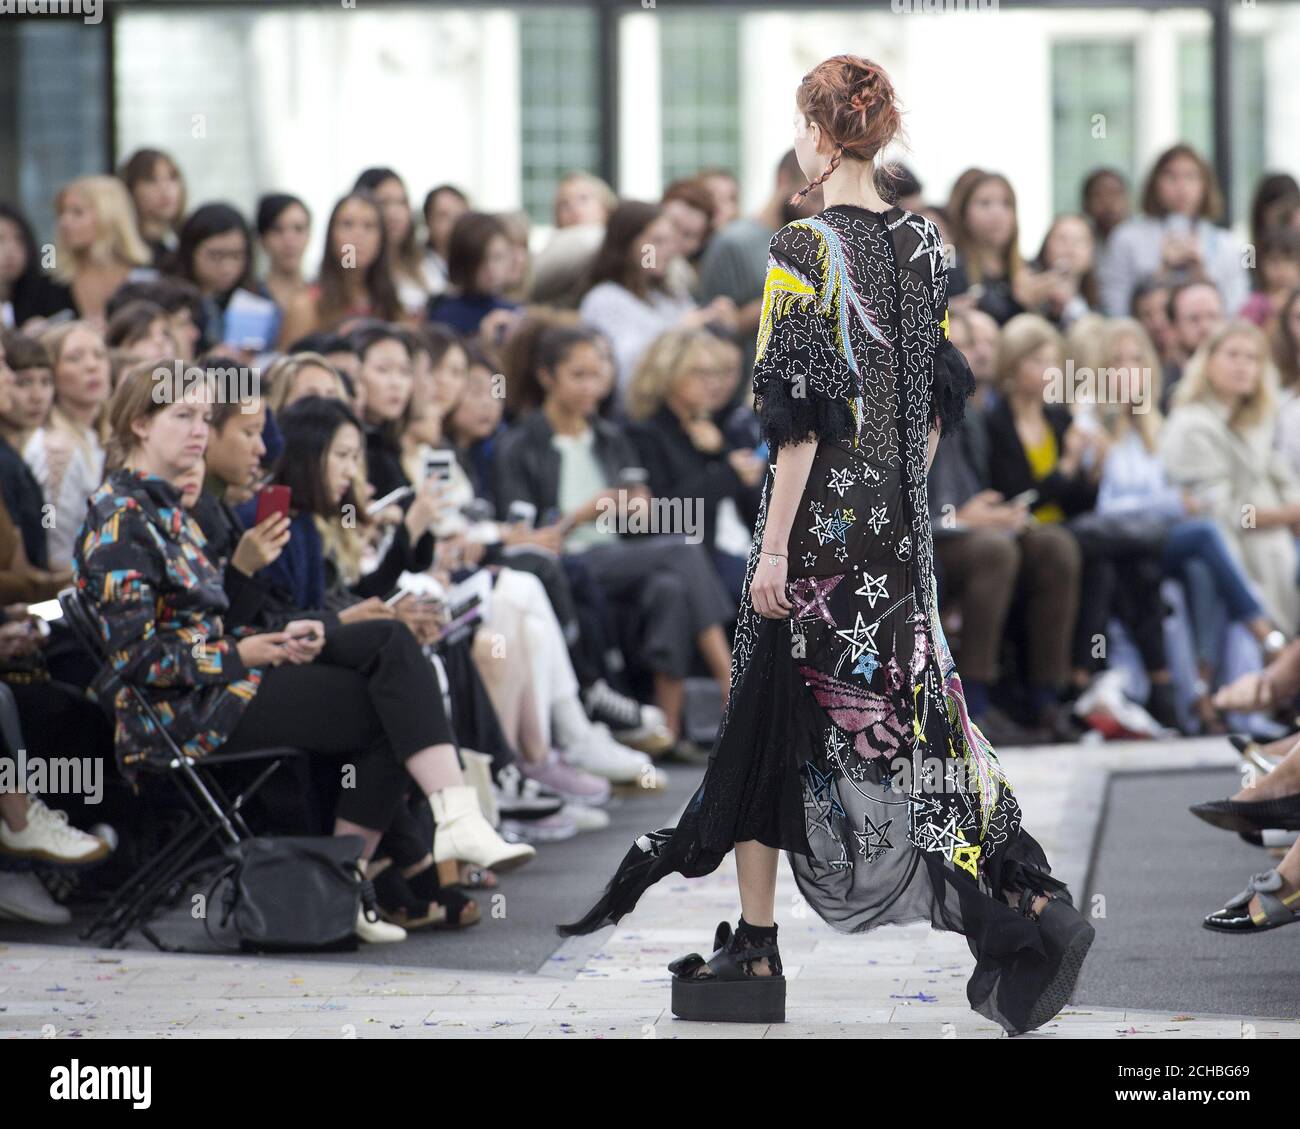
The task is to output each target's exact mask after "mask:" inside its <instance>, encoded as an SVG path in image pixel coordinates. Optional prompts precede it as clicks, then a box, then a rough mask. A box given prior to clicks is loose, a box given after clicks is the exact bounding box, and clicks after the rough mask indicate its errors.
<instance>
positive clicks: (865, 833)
mask: <svg viewBox="0 0 1300 1129" xmlns="http://www.w3.org/2000/svg"><path fill="white" fill-rule="evenodd" d="M893 822H894V821H893V819H887V820H885V822H884V823H883V824H880V825H879V826H877V825H876V824H874V823H872V822H871V816H870V815H869V814H864V815H863V817H862V830H861V831H855V832H853V837H854V838H855V839H856V840H857V841H858V853H859V854H860V855H861V856H862V857H863V858H864V859H866V860H867V862H875V861H876V859H878V858H879V857H880V856H881V855H883V854H884V853H885V852H886V851H892V850H894V844H893V843H891V842H890V841H889V839H888V837H887V835H886V832H887V831H888V830H889V825H890V824H891V823H893Z"/></svg>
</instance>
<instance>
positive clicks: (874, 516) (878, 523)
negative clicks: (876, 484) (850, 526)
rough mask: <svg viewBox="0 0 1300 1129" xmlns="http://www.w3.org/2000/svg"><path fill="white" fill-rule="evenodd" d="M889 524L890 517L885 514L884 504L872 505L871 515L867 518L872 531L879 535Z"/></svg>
mask: <svg viewBox="0 0 1300 1129" xmlns="http://www.w3.org/2000/svg"><path fill="white" fill-rule="evenodd" d="M888 524H889V518H887V517H886V516H885V507H884V506H872V507H871V516H870V517H869V518H867V525H869V526H870V527H871V532H872V533H875V534H877V535H879V533H880V531H881V530H882V529H883V528H884V527H885V526H887V525H888Z"/></svg>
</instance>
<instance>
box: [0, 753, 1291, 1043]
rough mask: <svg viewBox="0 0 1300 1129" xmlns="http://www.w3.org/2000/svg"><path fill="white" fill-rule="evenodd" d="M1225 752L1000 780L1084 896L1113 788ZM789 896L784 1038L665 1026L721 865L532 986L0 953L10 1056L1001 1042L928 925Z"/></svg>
mask: <svg viewBox="0 0 1300 1129" xmlns="http://www.w3.org/2000/svg"><path fill="white" fill-rule="evenodd" d="M1225 750H1227V746H1226V743H1224V742H1223V741H1221V740H1220V741H1210V742H1196V741H1187V742H1181V743H1179V744H1178V745H1176V746H1172V747H1171V746H1169V745H1164V746H1160V747H1152V746H1150V745H1143V744H1133V745H1110V746H1104V747H1093V748H1086V749H1085V748H1079V747H1072V748H1061V749H1041V750H1007V751H1005V752H1004V753H1002V761H1003V764H1004V765H1005V767H1006V769H1007V773H1008V775H1009V776H1010V778H1011V780H1012V781H1013V782H1014V784H1015V786H1016V790H1017V794H1018V796H1019V798H1020V802H1021V806H1022V808H1023V810H1024V812H1025V826H1026V828H1027V829H1028V830H1029V831H1030V832H1031V833H1032V834H1033V835H1034V836H1035V838H1037V839H1038V840H1039V842H1041V843H1042V845H1043V847H1044V849H1045V850H1046V851H1047V855H1048V858H1049V859H1051V860H1052V863H1053V867H1054V869H1055V870H1056V872H1057V873H1058V874H1059V875H1061V876H1062V877H1063V878H1064V879H1065V880H1066V881H1067V882H1068V883H1069V884H1070V886H1071V888H1072V889H1074V890H1075V891H1076V892H1077V891H1079V890H1080V889H1081V888H1082V885H1083V880H1084V870H1085V867H1086V861H1087V858H1088V853H1089V850H1090V848H1091V843H1092V835H1093V831H1094V829H1095V824H1096V819H1097V816H1098V814H1099V812H1100V806H1101V802H1102V795H1103V789H1104V784H1105V774H1106V772H1107V770H1109V769H1113V768H1120V769H1141V768H1154V767H1169V768H1172V767H1201V766H1215V767H1221V766H1228V765H1234V764H1235V763H1236V762H1235V760H1234V758H1233V756H1232V754H1231V750H1227V751H1225ZM1067 796H1068V797H1069V798H1070V805H1069V806H1068V807H1067V805H1066V803H1065V798H1066V797H1067ZM780 883H781V884H780V886H779V889H778V919H779V920H780V922H781V952H782V957H783V959H784V961H785V964H786V975H787V977H788V978H789V979H790V981H791V982H790V985H789V989H788V993H789V999H788V1006H787V1022H786V1023H785V1024H783V1025H772V1026H761V1025H754V1026H744V1025H733V1024H726V1025H721V1026H714V1025H706V1024H694V1023H683V1022H680V1021H678V1020H675V1019H674V1018H673V1017H672V1015H671V1013H670V1012H669V1011H668V1009H667V1004H668V992H669V987H668V973H667V971H666V970H665V968H664V965H665V964H666V963H667V962H668V961H669V960H670V959H672V958H673V957H675V956H679V955H681V954H682V953H683V952H689V951H692V950H699V949H701V948H704V949H705V951H706V953H707V945H708V942H709V940H710V939H711V938H712V935H713V929H714V926H715V925H716V924H717V922H719V921H721V920H723V919H724V918H730V919H732V920H734V917H735V913H736V903H735V894H734V884H733V875H732V869H731V865H730V859H729V860H728V862H727V863H726V864H724V866H723V867H722V868H720V869H719V870H718V871H717V872H716V873H715V874H713V875H710V876H708V877H706V878H702V879H696V880H693V881H690V882H687V881H685V880H681V881H677V882H663V883H660V884H659V886H657V887H655V888H653V889H652V890H651V891H650V892H649V893H648V894H647V895H646V897H645V898H644V899H643V901H642V903H641V905H640V906H639V907H638V909H637V912H636V914H635V915H633V916H632V917H629V918H628V919H627V922H626V924H625V926H624V927H620V928H617V929H614V930H612V931H604V932H602V933H600V934H598V935H596V936H594V937H583V938H574V939H572V940H570V941H567V942H565V944H564V945H563V946H562V947H561V948H560V950H559V951H558V952H557V953H556V954H555V956H554V957H553V958H552V959H551V960H550V961H548V962H547V965H546V966H545V967H544V968H543V969H542V970H541V971H540V972H538V973H537V974H534V975H530V976H501V975H493V974H473V973H465V972H440V971H438V970H437V969H431V968H411V969H401V968H393V967H376V966H372V965H367V964H364V963H358V964H347V965H344V964H338V963H323V962H312V961H302V962H301V963H297V962H292V961H286V960H258V959H253V958H246V957H195V956H169V955H164V954H159V953H153V952H143V951H141V952H126V953H124V952H121V951H116V952H104V951H97V950H93V949H73V948H60V947H55V946H48V945H10V946H5V945H3V944H0V1037H7V1038H24V1037H26V1038H40V1037H55V1038H93V1037H97V1036H118V1037H132V1036H138V1037H163V1038H202V1037H204V1036H222V1037H228V1036H231V1035H237V1036H240V1037H245V1038H286V1037H292V1038H312V1037H317V1038H394V1037H396V1038H406V1037H417V1038H418V1037H426V1038H458V1037H484V1036H485V1037H501V1038H551V1037H556V1038H654V1037H658V1038H710V1037H719V1036H725V1037H727V1038H800V1037H804V1036H810V1035H811V1036H829V1035H839V1036H841V1037H842V1036H845V1035H850V1036H859V1037H866V1038H873V1037H874V1038H879V1037H884V1038H934V1037H939V1036H948V1037H957V1038H1001V1037H1004V1036H1003V1035H1002V1031H1001V1029H1000V1028H999V1027H997V1026H996V1025H995V1024H992V1023H990V1022H987V1021H985V1020H984V1019H983V1018H982V1017H980V1016H978V1015H976V1014H974V1013H973V1012H971V1011H970V1009H969V1008H968V1007H967V1005H966V998H965V983H966V978H967V976H968V975H969V972H970V968H971V963H972V962H971V957H970V954H969V951H968V949H967V947H966V943H965V941H964V940H963V939H962V938H961V937H959V936H956V935H953V934H948V933H940V932H935V931H933V930H931V929H929V927H928V926H926V925H924V924H918V925H914V926H906V927H899V926H888V927H885V928H882V929H880V930H877V931H875V932H874V933H871V934H869V935H868V936H866V937H844V936H841V935H837V934H835V933H833V932H831V931H830V930H829V929H828V928H827V927H826V926H825V925H824V924H823V923H822V922H821V921H820V920H818V919H816V918H815V917H814V916H812V915H810V913H809V912H808V911H807V910H806V908H805V907H803V906H801V905H800V903H799V899H798V897H797V895H796V893H795V891H794V887H793V882H792V880H791V878H790V876H789V872H788V870H787V869H786V868H785V866H784V864H783V865H782V870H781V878H780ZM508 927H509V926H508V924H507V923H506V922H503V921H492V920H488V921H485V922H483V923H482V924H481V925H479V926H476V928H479V929H492V928H508ZM360 955H361V956H362V957H364V952H363V953H362V954H360ZM1060 1036H1067V1037H1076V1038H1126V1039H1134V1038H1138V1039H1142V1038H1166V1039H1167V1038H1224V1037H1230V1038H1296V1037H1300V1022H1290V1021H1278V1020H1266V1019H1254V1018H1251V1017H1246V1016H1206V1015H1181V1014H1171V1013H1152V1012H1130V1011H1122V1010H1111V1009H1103V1008H1082V1007H1080V1008H1070V1009H1067V1010H1066V1011H1064V1012H1062V1013H1061V1015H1060V1016H1058V1017H1057V1019H1056V1020H1055V1021H1053V1022H1052V1023H1051V1024H1048V1025H1047V1026H1046V1027H1044V1028H1042V1029H1040V1030H1039V1031H1037V1032H1035V1033H1033V1034H1031V1035H1027V1036H1022V1038H1052V1037H1060Z"/></svg>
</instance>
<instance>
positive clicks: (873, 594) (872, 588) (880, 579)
mask: <svg viewBox="0 0 1300 1129" xmlns="http://www.w3.org/2000/svg"><path fill="white" fill-rule="evenodd" d="M886 576H887V574H882V575H880V576H871V575H870V574H868V573H866V572H864V573H863V574H862V587H861V588H857V589H855V590H854V593H853V594H854V595H855V596H864V597H866V600H867V603H869V604H870V605H871V606H872V607H873V608H874V607H875V606H876V601H877V600H887V599H888V598H889V591H888V590H887V589H886V588H885V579H886Z"/></svg>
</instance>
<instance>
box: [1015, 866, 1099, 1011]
mask: <svg viewBox="0 0 1300 1129" xmlns="http://www.w3.org/2000/svg"><path fill="white" fill-rule="evenodd" d="M1039 897H1045V898H1046V899H1047V905H1045V906H1043V908H1042V909H1041V910H1039V911H1038V912H1037V913H1035V912H1034V901H1035V899H1036V898H1039ZM1018 908H1019V910H1020V913H1021V914H1022V915H1023V916H1025V917H1027V918H1029V920H1030V921H1036V922H1037V923H1038V929H1039V933H1040V934H1041V935H1042V938H1043V948H1044V949H1046V950H1047V956H1048V959H1049V960H1050V961H1052V962H1053V963H1054V964H1055V965H1056V966H1057V970H1056V974H1055V975H1054V976H1053V977H1052V979H1051V982H1050V983H1049V984H1048V985H1047V987H1046V988H1045V989H1044V990H1043V992H1042V994H1041V995H1040V996H1039V997H1038V1000H1037V1002H1036V1003H1035V1004H1034V1008H1033V1011H1031V1012H1030V1015H1029V1022H1028V1023H1027V1024H1026V1025H1025V1029H1026V1030H1027V1031H1032V1030H1033V1029H1034V1028H1036V1027H1041V1026H1042V1025H1043V1024H1044V1023H1046V1022H1047V1021H1048V1020H1049V1019H1051V1018H1053V1017H1054V1016H1055V1015H1057V1014H1058V1013H1059V1012H1060V1011H1061V1009H1062V1008H1063V1007H1065V1005H1066V1004H1068V1003H1069V1002H1070V995H1071V993H1072V992H1073V991H1074V985H1075V981H1077V980H1078V979H1079V969H1080V968H1082V967H1083V959H1084V957H1086V956H1087V955H1088V950H1089V949H1090V948H1091V947H1092V942H1093V941H1094V940H1095V938H1096V936H1097V931H1096V930H1095V929H1094V928H1093V927H1092V924H1091V923H1090V922H1089V921H1088V920H1087V918H1085V917H1084V916H1083V914H1081V913H1080V912H1079V911H1078V910H1077V909H1075V908H1074V903H1073V902H1071V901H1070V899H1069V898H1066V897H1063V896H1062V895H1060V894H1057V893H1045V892H1043V891H1039V890H1031V889H1029V888H1028V887H1024V888H1022V889H1021V891H1020V904H1019V907H1018Z"/></svg>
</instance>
